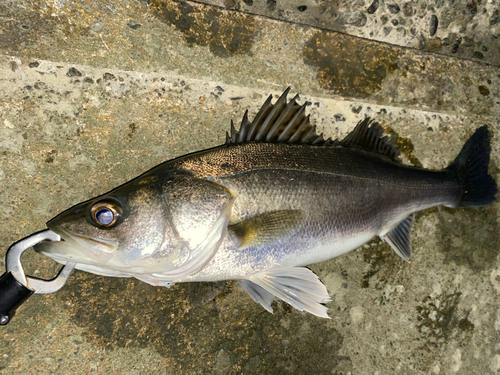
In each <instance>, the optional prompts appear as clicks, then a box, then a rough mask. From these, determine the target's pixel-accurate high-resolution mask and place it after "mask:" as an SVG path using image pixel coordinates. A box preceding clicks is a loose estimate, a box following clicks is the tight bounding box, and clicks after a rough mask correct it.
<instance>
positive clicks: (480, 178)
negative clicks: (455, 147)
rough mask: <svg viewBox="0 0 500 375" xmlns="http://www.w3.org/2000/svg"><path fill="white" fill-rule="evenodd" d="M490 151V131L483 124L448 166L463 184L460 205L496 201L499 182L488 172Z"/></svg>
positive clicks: (465, 205) (481, 204)
mask: <svg viewBox="0 0 500 375" xmlns="http://www.w3.org/2000/svg"><path fill="white" fill-rule="evenodd" d="M490 151H491V147H490V133H489V132H488V128H487V127H486V126H482V127H480V128H479V129H477V130H476V132H475V133H474V134H473V135H472V137H470V138H469V140H468V141H467V142H466V143H465V145H464V147H462V151H460V154H458V156H457V157H456V159H455V160H454V161H453V162H452V163H451V164H450V165H449V167H448V168H447V169H448V170H449V171H450V172H452V173H456V174H457V175H458V178H459V179H460V182H461V184H462V197H461V199H460V203H459V205H458V206H459V207H476V206H484V205H487V204H490V203H493V202H494V201H495V194H496V193H497V184H496V182H495V180H494V179H493V177H491V176H490V175H489V174H488V166H489V164H490Z"/></svg>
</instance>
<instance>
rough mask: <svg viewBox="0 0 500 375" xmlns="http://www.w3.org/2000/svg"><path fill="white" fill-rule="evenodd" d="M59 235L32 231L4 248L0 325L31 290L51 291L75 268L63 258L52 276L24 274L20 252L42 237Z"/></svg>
mask: <svg viewBox="0 0 500 375" xmlns="http://www.w3.org/2000/svg"><path fill="white" fill-rule="evenodd" d="M60 240H61V237H60V236H59V235H58V234H56V233H54V232H53V231H51V230H50V229H46V230H43V231H41V232H37V233H34V234H32V235H30V236H28V237H25V238H23V239H22V240H20V241H18V242H16V243H14V244H13V245H12V246H10V247H9V249H8V250H7V256H6V261H5V263H6V267H5V268H6V272H5V273H4V274H3V275H2V276H0V325H6V324H8V323H9V322H10V321H11V319H12V317H13V316H14V314H15V312H16V310H17V308H18V307H19V306H21V305H22V304H23V303H24V302H25V301H26V300H27V299H28V298H29V297H31V295H33V294H47V293H53V292H55V291H57V290H59V289H61V288H62V287H63V285H64V284H65V283H66V280H67V279H68V277H69V275H70V274H71V272H72V271H73V269H74V268H75V263H71V262H67V263H66V264H65V265H64V266H63V268H62V269H61V270H60V271H59V274H58V275H57V276H56V277H55V278H54V279H52V280H48V281H46V280H41V279H37V278H34V277H29V276H26V275H25V273H24V270H23V267H22V265H21V254H22V253H23V252H24V251H25V250H27V249H29V248H31V247H33V246H34V245H36V244H38V243H40V242H43V241H60Z"/></svg>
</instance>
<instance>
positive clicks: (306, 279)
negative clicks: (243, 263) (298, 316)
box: [240, 267, 330, 318]
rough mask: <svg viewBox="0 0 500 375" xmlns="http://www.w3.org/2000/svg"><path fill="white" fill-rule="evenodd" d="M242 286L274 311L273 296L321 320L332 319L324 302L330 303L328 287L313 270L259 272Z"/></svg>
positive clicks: (255, 299) (253, 297)
mask: <svg viewBox="0 0 500 375" xmlns="http://www.w3.org/2000/svg"><path fill="white" fill-rule="evenodd" d="M240 284H241V286H242V287H243V289H245V291H246V292H247V293H248V294H250V296H251V297H252V299H253V300H254V301H256V302H258V303H260V304H261V305H262V306H264V308H265V309H266V310H268V311H270V312H272V308H271V302H272V298H271V297H273V296H276V297H278V298H279V299H281V300H283V301H285V302H286V303H288V304H289V305H291V306H292V307H295V308H296V309H298V310H300V311H307V312H309V313H311V314H313V315H316V316H319V317H321V318H329V316H328V314H327V313H326V312H327V310H328V309H327V308H326V307H325V306H324V305H323V303H327V302H329V301H330V296H329V295H328V291H327V290H326V287H325V286H324V285H323V283H322V282H321V281H319V279H318V277H317V276H316V275H315V274H314V273H313V272H312V271H311V270H309V269H307V268H303V267H293V268H281V269H276V270H270V271H265V272H259V273H257V274H255V275H252V276H250V277H249V279H248V280H245V281H244V282H243V283H242V282H241V281H240Z"/></svg>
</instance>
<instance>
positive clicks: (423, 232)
mask: <svg viewBox="0 0 500 375" xmlns="http://www.w3.org/2000/svg"><path fill="white" fill-rule="evenodd" d="M256 3H257V2H256V1H254V4H256ZM228 4H229V3H228ZM245 4H246V2H245ZM356 4H358V3H356ZM384 4H385V5H384ZM391 4H392V3H391ZM488 4H490V3H488ZM229 5H231V4H229ZM236 5H237V2H234V4H233V5H231V7H232V8H235V7H236ZM358 5H359V4H358ZM358 5H356V6H358ZM370 5H372V4H371V3H370V4H364V5H363V6H364V7H365V8H368V7H369V6H370ZM387 5H388V3H383V2H382V1H380V3H379V8H378V10H376V11H374V12H373V13H372V14H373V15H377V14H378V13H379V12H380V10H381V9H382V7H383V6H385V7H386V8H387V12H388V13H390V14H391V15H395V16H397V15H401V14H402V13H404V11H405V8H404V4H399V11H398V10H397V8H396V7H387ZM240 6H241V7H243V3H240ZM254 6H255V5H254ZM276 6H279V4H278V3H277V4H276ZM298 6H299V5H298ZM488 6H489V5H488ZM365 8H363V9H365ZM0 9H1V11H0V14H1V15H0V18H1V17H3V18H1V19H2V21H3V23H2V24H1V25H0V28H1V29H0V30H1V33H0V49H1V50H0V52H1V57H0V93H1V95H0V205H1V207H2V212H1V213H0V265H2V266H4V262H3V255H4V254H5V251H6V249H7V247H8V246H9V245H10V244H11V243H12V242H14V241H16V240H18V239H20V238H22V237H24V236H26V235H28V234H30V233H32V232H35V231H37V230H41V229H43V228H44V223H45V222H46V221H47V220H48V219H50V218H51V217H53V216H54V215H55V214H57V213H58V212H60V211H62V210H64V209H65V208H67V207H69V206H71V205H72V204H75V203H77V202H80V201H82V200H84V199H87V198H90V197H92V196H95V195H97V194H100V193H103V192H105V191H107V190H109V189H110V188H113V187H114V186H116V185H118V184H120V183H123V182H125V181H127V180H129V179H130V178H132V177H134V176H136V175H138V174H139V173H141V172H143V171H145V170H147V169H148V168H151V167H153V166H155V165H156V164H158V163H160V162H162V161H164V160H168V159H170V158H172V157H175V156H179V155H183V154H185V153H188V152H192V151H196V150H200V149H204V148H208V147H212V146H215V145H218V144H221V143H222V142H223V141H224V139H225V131H226V130H228V128H229V124H230V120H231V119H233V120H235V121H236V122H238V121H239V120H240V119H241V116H242V115H243V113H244V111H245V110H246V109H248V110H249V112H250V116H253V115H255V113H256V111H257V110H258V108H259V106H260V105H261V104H262V103H263V101H264V100H265V98H266V97H267V95H269V94H271V93H272V94H279V93H280V92H281V91H282V90H283V89H284V88H286V87H287V86H288V85H290V86H292V91H293V92H294V93H295V92H297V93H299V94H300V96H301V100H302V101H308V102H310V103H311V104H310V105H309V106H308V112H309V113H311V115H312V121H313V122H315V124H316V125H318V127H319V129H320V130H321V131H324V132H325V134H326V135H327V136H331V137H338V136H340V137H342V136H344V135H345V134H347V132H348V131H349V130H350V129H352V128H353V127H354V125H355V123H356V122H357V120H358V119H360V118H363V117H364V116H365V115H369V116H372V117H375V118H377V119H378V120H379V121H380V122H381V123H382V124H383V125H384V126H385V127H386V129H387V131H388V132H389V134H391V136H392V137H394V138H396V137H397V138H398V141H397V142H398V144H399V146H400V147H401V148H402V150H403V153H404V156H405V162H407V163H412V164H414V165H421V166H424V167H426V168H443V167H445V166H446V165H447V164H448V163H449V162H450V161H451V160H453V158H454V157H455V155H456V154H457V153H458V151H459V150H460V148H461V146H462V144H463V142H464V141H465V140H466V139H467V138H468V136H470V135H471V134H472V132H473V130H474V129H475V128H477V127H479V126H481V125H483V124H487V125H489V126H490V130H491V132H492V136H493V138H492V140H493V141H492V168H491V169H492V173H493V175H494V176H495V178H496V179H497V181H498V165H500V164H499V163H500V160H499V157H500V149H499V143H498V136H497V135H498V134H499V131H500V129H499V125H498V118H499V106H498V104H499V101H500V99H499V87H500V77H499V74H500V72H499V71H498V68H496V67H493V66H488V65H485V64H482V63H477V62H472V61H466V60H462V59H455V58H450V57H446V56H439V55H435V54H429V53H424V52H421V51H416V50H409V49H405V48H400V47H397V46H391V45H387V44H381V43H378V42H373V41H369V40H364V39H359V38H356V37H352V36H348V35H343V34H338V33H335V32H330V31H324V30H320V29H316V28H313V27H310V26H308V25H298V24H296V23H290V22H283V21H280V20H272V19H269V18H263V17H259V16H253V15H248V14H242V13H241V12H235V11H227V10H224V9H222V8H217V7H211V6H205V5H200V4H196V3H177V2H154V1H152V2H150V3H149V4H146V3H143V2H139V1H137V2H136V1H129V2H120V3H114V2H105V1H103V2H69V1H68V2H64V1H61V2H50V3H49V2H47V3H45V2H25V3H14V4H13V3H11V2H7V1H0ZM356 9H358V8H353V11H354V10H356ZM360 9H361V8H360ZM358 10H359V9H358ZM302 13H304V11H303V12H302ZM366 17H367V20H368V21H367V25H368V24H369V22H370V17H371V15H370V14H369V13H367V14H366ZM346 19H347V18H346ZM358 19H359V18H358ZM440 22H441V20H439V25H440ZM26 27H27V28H26ZM365 27H366V26H365ZM425 27H428V26H425ZM440 27H441V26H438V29H437V32H436V35H439V30H440ZM478 28H479V30H481V27H480V26H478ZM425 30H427V29H425ZM421 32H422V33H423V32H424V28H423V26H422V29H421ZM498 223H499V213H498V203H496V204H494V205H492V206H490V207H486V208H479V209H469V210H465V209H464V210H455V211H453V210H449V209H439V210H438V209H434V210H430V211H427V212H424V213H422V214H421V215H419V216H418V217H417V220H416V223H415V227H414V230H413V233H412V244H413V251H414V254H413V257H412V263H411V264H406V263H404V262H403V261H401V260H400V259H399V258H398V257H397V256H396V255H395V254H393V253H392V251H391V250H390V249H389V247H388V246H387V245H385V244H383V243H380V242H378V241H374V242H372V243H369V244H367V245H365V246H363V247H361V248H360V249H358V250H356V251H354V252H351V253H350V254H348V255H346V256H343V257H340V258H338V259H335V260H333V261H330V262H326V263H322V264H318V265H314V266H312V269H313V270H314V271H315V272H316V273H317V274H318V275H319V276H320V278H321V279H322V280H323V282H324V283H325V285H326V286H327V288H328V290H329V292H330V294H331V295H332V299H333V301H332V302H331V303H330V304H329V305H328V307H329V308H330V309H329V314H330V316H331V318H332V319H330V320H323V319H319V318H316V317H314V316H311V315H307V314H304V313H301V312H298V311H296V310H293V309H291V308H290V307H289V306H287V305H286V304H281V303H278V304H276V305H275V313H274V314H273V315H271V314H269V313H267V312H266V311H264V310H263V309H262V308H261V307H260V306H259V305H256V304H255V303H254V302H253V301H252V300H251V299H250V298H249V297H247V296H246V295H245V293H244V292H243V291H242V290H241V289H240V288H239V286H238V285H236V284H234V283H231V282H230V283H228V284H226V285H223V286H220V285H219V286H217V287H215V288H213V287H212V286H211V285H210V284H208V286H207V287H206V289H205V288H204V289H203V290H201V291H200V290H199V289H193V286H191V285H176V286H174V287H172V288H171V289H167V288H154V287H152V286H149V285H147V284H144V283H141V282H139V281H134V280H125V279H114V278H106V277H99V276H95V275H91V274H86V273H83V272H75V273H74V274H73V275H72V276H71V277H70V279H69V281H68V284H67V285H66V286H65V287H64V289H62V290H61V291H59V292H57V293H54V294H51V295H45V296H33V297H31V299H30V300H29V301H28V302H26V304H24V305H23V306H22V307H21V308H20V309H19V311H18V314H17V315H16V317H15V318H14V320H13V321H12V323H11V324H10V325H9V326H6V327H1V328H0V331H1V333H2V336H1V337H2V339H3V340H0V369H1V370H3V371H4V372H7V373H28V372H34V371H40V372H56V373H68V372H73V373H77V372H78V373H80V372H91V371H96V372H101V373H109V372H114V373H140V372H143V373H144V372H147V373H149V372H157V373H229V372H232V373H280V372H281V373H292V372H293V373H339V374H340V373H343V374H347V373H352V374H360V373H376V372H378V373H381V374H384V373H431V374H440V373H447V374H448V373H461V374H470V373H481V374H487V373H495V372H498V370H499V368H500V341H499V333H500V315H499V310H498V306H499V303H500V260H499V247H500V245H499V243H500V241H499V240H500V238H499V236H500V234H499V233H500V231H499V228H498ZM23 262H24V264H25V266H26V269H27V273H28V274H30V275H34V276H40V277H47V278H48V277H51V276H53V275H54V274H55V271H56V270H57V268H58V267H57V266H56V265H54V264H53V262H51V261H50V260H48V259H46V258H45V257H42V256H39V255H36V254H34V253H33V252H30V253H28V254H26V257H25V258H23ZM200 293H201V294H202V295H201V297H200V295H199V294H200ZM195 294H198V296H196V295H195ZM214 296H215V298H213V297H214Z"/></svg>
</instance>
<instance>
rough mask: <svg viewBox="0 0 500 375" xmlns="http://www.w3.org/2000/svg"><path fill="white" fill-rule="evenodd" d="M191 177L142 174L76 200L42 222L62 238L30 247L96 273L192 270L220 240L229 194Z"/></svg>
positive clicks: (171, 274)
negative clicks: (111, 187) (94, 194)
mask: <svg viewBox="0 0 500 375" xmlns="http://www.w3.org/2000/svg"><path fill="white" fill-rule="evenodd" d="M192 180H193V179H192V178H190V177H189V176H188V177H185V176H182V177H171V178H165V177H164V176H163V177H161V176H160V177H159V176H157V175H155V174H152V175H151V174H150V175H145V176H141V177H139V178H137V179H135V180H132V181H130V182H128V183H126V184H124V185H122V186H120V187H118V188H116V189H114V190H111V191H110V192H108V193H106V194H104V195H101V196H99V197H96V198H93V199H91V200H88V201H85V202H83V203H80V204H77V205H76V206H73V207H71V208H70V209H68V210H66V211H64V212H62V213H61V214H59V215H58V216H56V217H55V218H53V219H52V220H50V221H49V222H48V223H47V227H48V228H49V229H50V230H52V231H53V232H55V233H57V234H58V235H59V236H60V237H61V239H62V240H61V241H53V242H43V243H41V244H39V245H37V246H36V247H35V250H36V251H38V252H40V253H42V254H44V255H47V256H49V257H50V258H52V259H54V260H56V261H58V262H60V263H63V264H64V263H66V262H73V263H77V268H79V269H83V270H86V271H90V272H94V273H97V274H103V275H115V276H141V275H150V274H153V273H157V274H162V275H163V276H162V275H160V276H158V277H164V278H165V279H169V280H170V279H172V278H175V277H174V274H175V275H176V276H179V275H180V276H185V275H186V274H187V273H189V274H190V273H193V272H194V271H195V269H196V270H198V269H199V268H200V267H201V266H202V263H203V264H204V263H206V262H207V261H208V260H210V259H211V257H212V256H213V255H214V252H215V251H216V249H217V248H218V246H219V245H220V243H221V240H222V237H223V235H224V233H225V230H226V228H227V224H228V222H229V220H230V212H231V204H232V201H233V197H232V196H231V195H230V193H228V192H227V191H226V190H224V189H222V193H221V192H220V189H219V187H218V185H216V184H212V183H209V182H206V181H203V182H199V181H197V180H196V179H194V180H195V181H196V182H195V183H193V182H192Z"/></svg>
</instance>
